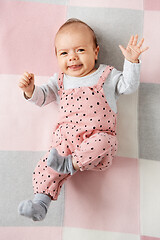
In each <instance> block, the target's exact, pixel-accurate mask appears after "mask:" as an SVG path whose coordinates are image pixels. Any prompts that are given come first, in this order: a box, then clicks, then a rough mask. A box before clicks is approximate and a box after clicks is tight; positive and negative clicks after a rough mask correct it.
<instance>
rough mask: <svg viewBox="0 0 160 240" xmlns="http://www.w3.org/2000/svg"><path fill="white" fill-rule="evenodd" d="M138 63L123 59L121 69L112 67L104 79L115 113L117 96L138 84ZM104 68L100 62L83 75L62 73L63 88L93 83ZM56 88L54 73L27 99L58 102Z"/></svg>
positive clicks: (45, 102) (43, 103)
mask: <svg viewBox="0 0 160 240" xmlns="http://www.w3.org/2000/svg"><path fill="white" fill-rule="evenodd" d="M140 65H141V64H140V63H131V62H129V61H127V60H126V59H125V61H124V66H123V71H118V70H116V69H115V68H113V70H112V71H111V73H110V74H109V76H108V78H107V79H106V81H105V83H104V85H103V90H104V94H105V97H106V100H107V102H108V104H109V106H110V108H111V109H112V110H113V111H114V112H115V113H117V104H116V102H117V99H118V97H119V96H120V95H122V94H131V93H133V92H135V91H136V90H137V88H138V86H139V84H140ZM105 68H106V65H103V64H101V65H100V66H99V67H98V69H97V70H96V71H95V72H94V73H92V74H90V75H87V76H84V77H71V76H68V75H66V74H64V78H63V85H64V90H66V89H73V88H78V87H87V86H88V87H91V86H93V85H95V84H96V83H97V82H98V80H99V78H100V76H101V75H102V72H103V71H104V69H105ZM58 90H59V86H58V74H57V73H55V74H54V75H53V76H52V77H51V78H49V81H48V83H47V84H44V85H42V86H35V89H34V92H33V95H32V98H30V99H29V100H28V101H30V102H33V103H35V104H36V105H38V106H45V105H47V104H49V103H51V102H53V101H56V102H57V103H59V101H60V98H59V95H58Z"/></svg>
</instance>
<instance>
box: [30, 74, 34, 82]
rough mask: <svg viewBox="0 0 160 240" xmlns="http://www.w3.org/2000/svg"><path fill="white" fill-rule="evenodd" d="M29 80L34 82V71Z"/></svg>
mask: <svg viewBox="0 0 160 240" xmlns="http://www.w3.org/2000/svg"><path fill="white" fill-rule="evenodd" d="M29 80H30V81H31V82H34V74H33V73H29Z"/></svg>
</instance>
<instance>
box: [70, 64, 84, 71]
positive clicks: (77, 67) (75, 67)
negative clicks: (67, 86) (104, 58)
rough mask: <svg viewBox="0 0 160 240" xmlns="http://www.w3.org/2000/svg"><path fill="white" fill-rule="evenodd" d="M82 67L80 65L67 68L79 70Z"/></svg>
mask: <svg viewBox="0 0 160 240" xmlns="http://www.w3.org/2000/svg"><path fill="white" fill-rule="evenodd" d="M81 67H82V64H78V65H71V66H68V68H69V69H71V70H79V69H80V68H81Z"/></svg>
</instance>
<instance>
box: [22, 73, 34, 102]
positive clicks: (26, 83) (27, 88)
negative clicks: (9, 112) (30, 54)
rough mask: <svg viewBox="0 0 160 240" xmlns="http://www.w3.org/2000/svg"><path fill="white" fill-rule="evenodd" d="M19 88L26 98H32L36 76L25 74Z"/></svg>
mask: <svg viewBox="0 0 160 240" xmlns="http://www.w3.org/2000/svg"><path fill="white" fill-rule="evenodd" d="M19 87H20V88H21V89H22V90H23V92H24V93H25V95H26V97H28V98H31V97H32V94H33V91H34V74H32V73H28V72H25V73H24V74H23V76H22V77H21V79H20V81H19Z"/></svg>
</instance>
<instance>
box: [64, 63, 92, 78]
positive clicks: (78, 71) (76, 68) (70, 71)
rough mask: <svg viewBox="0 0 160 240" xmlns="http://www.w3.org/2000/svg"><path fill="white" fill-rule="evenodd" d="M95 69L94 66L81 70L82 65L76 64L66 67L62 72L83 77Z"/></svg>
mask: <svg viewBox="0 0 160 240" xmlns="http://www.w3.org/2000/svg"><path fill="white" fill-rule="evenodd" d="M95 71H96V68H94V69H89V70H83V65H77V66H75V65H74V66H71V67H69V68H68V69H67V71H66V72H64V73H65V74H66V75H68V76H71V77H85V76H87V75H90V74H92V73H93V72H95Z"/></svg>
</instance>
